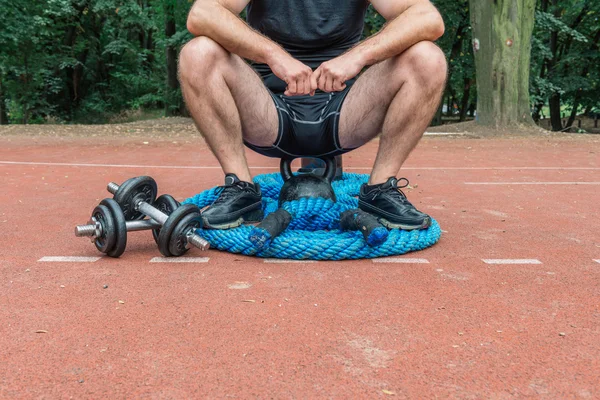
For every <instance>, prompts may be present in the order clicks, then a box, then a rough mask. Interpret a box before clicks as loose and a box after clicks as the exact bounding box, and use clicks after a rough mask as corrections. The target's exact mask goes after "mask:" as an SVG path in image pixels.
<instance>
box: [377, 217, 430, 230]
mask: <svg viewBox="0 0 600 400" xmlns="http://www.w3.org/2000/svg"><path fill="white" fill-rule="evenodd" d="M378 219H379V222H380V223H381V225H383V226H385V227H386V228H388V229H402V230H403V231H416V230H421V229H427V228H429V227H430V226H431V219H429V218H427V219H426V220H425V221H423V223H422V224H421V225H404V224H397V223H394V222H390V221H388V220H387V219H385V218H378Z"/></svg>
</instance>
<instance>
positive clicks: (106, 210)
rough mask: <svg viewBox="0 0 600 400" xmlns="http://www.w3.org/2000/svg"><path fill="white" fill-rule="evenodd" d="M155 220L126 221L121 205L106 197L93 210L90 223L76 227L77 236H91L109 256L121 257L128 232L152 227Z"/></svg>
mask: <svg viewBox="0 0 600 400" xmlns="http://www.w3.org/2000/svg"><path fill="white" fill-rule="evenodd" d="M155 226H156V223H155V222H154V221H129V222H126V221H125V217H124V215H123V211H121V207H119V204H117V202H116V201H114V200H113V199H104V200H102V201H101V202H100V204H99V205H98V206H97V207H96V208H94V211H92V216H91V217H90V222H89V223H88V225H79V226H77V227H75V236H77V237H89V238H91V239H92V242H93V243H94V245H95V246H96V248H97V249H98V251H100V252H101V253H104V254H106V255H108V256H109V257H114V258H118V257H120V256H121V255H122V254H123V252H124V251H125V248H126V247H127V232H128V231H139V230H145V229H152V228H154V227H155Z"/></svg>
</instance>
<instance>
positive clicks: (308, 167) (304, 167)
mask: <svg viewBox="0 0 600 400" xmlns="http://www.w3.org/2000/svg"><path fill="white" fill-rule="evenodd" d="M298 172H299V173H301V174H308V173H313V174H315V175H320V176H323V174H324V172H325V163H324V162H323V161H322V160H321V159H319V158H303V159H302V164H301V167H300V169H299V170H298ZM343 174H344V161H343V158H342V156H335V179H336V180H338V179H342V175H343Z"/></svg>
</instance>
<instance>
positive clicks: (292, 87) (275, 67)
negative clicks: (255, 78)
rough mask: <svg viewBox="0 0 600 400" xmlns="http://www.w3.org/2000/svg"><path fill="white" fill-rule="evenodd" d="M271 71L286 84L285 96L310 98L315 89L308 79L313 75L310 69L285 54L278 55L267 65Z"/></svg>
mask: <svg viewBox="0 0 600 400" xmlns="http://www.w3.org/2000/svg"><path fill="white" fill-rule="evenodd" d="M269 67H271V71H273V73H274V74H275V76H277V77H278V78H279V79H281V80H282V81H284V82H285V83H287V89H286V91H285V93H284V95H285V96H301V95H306V94H310V95H311V96H312V95H313V94H314V93H315V90H316V89H317V87H316V85H315V87H314V88H313V87H312V86H311V81H310V77H311V75H312V74H313V71H312V69H311V68H310V67H309V66H308V65H305V64H303V63H301V62H300V61H298V60H296V59H295V58H294V57H292V56H290V55H289V54H287V53H285V54H282V55H279V56H277V57H275V58H274V59H273V61H271V62H270V63H269Z"/></svg>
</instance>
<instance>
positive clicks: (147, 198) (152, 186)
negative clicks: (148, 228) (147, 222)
mask: <svg viewBox="0 0 600 400" xmlns="http://www.w3.org/2000/svg"><path fill="white" fill-rule="evenodd" d="M107 190H108V191H109V192H110V193H112V194H113V195H114V200H115V201H116V202H117V203H119V206H121V209H122V210H123V215H124V216H125V220H126V221H136V220H141V219H144V214H143V213H142V211H141V210H139V209H138V207H137V205H138V204H139V203H141V202H143V203H148V204H152V203H154V200H155V199H156V194H157V185H156V181H155V180H154V179H153V178H151V177H149V176H138V177H136V178H131V179H128V180H126V181H125V182H123V183H122V184H121V185H117V184H116V183H113V182H111V183H109V184H108V187H107Z"/></svg>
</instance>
